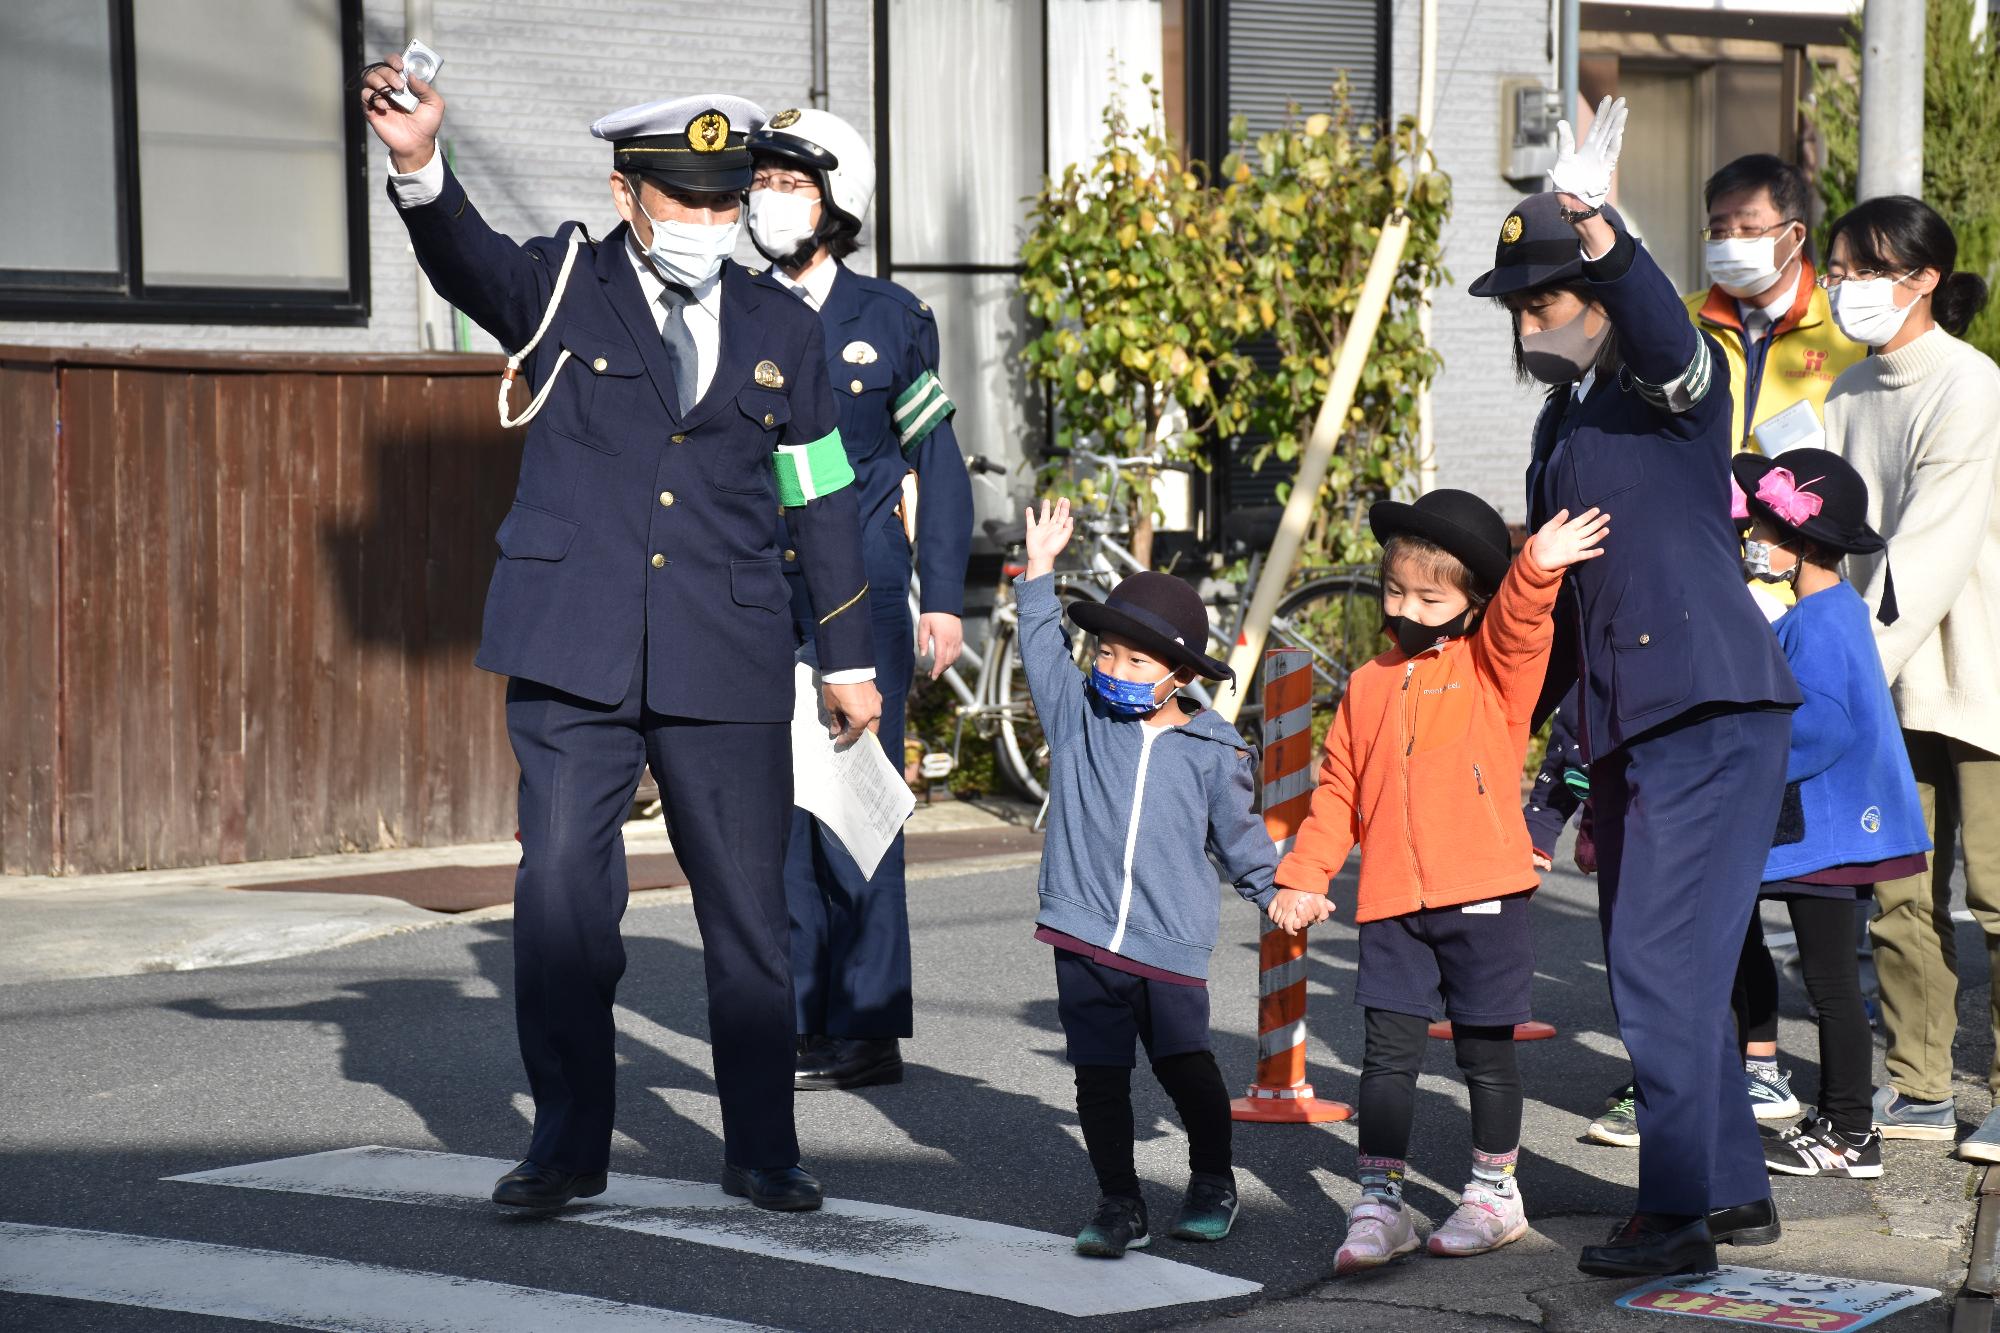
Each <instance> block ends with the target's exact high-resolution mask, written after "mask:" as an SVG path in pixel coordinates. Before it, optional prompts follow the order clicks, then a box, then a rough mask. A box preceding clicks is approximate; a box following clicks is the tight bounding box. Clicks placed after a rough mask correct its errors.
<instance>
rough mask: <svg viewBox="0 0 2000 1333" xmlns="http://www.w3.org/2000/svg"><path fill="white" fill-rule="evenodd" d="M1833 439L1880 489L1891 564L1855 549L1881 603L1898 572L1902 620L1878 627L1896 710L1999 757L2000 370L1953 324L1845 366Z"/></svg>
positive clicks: (1869, 588) (1832, 412)
mask: <svg viewBox="0 0 2000 1333" xmlns="http://www.w3.org/2000/svg"><path fill="white" fill-rule="evenodd" d="M1826 435H1827V447H1828V448H1830V449H1832V450H1833V451H1834V452H1835V453H1837V454H1839V455H1840V456H1841V457H1843V458H1845V459H1846V460H1847V461H1848V462H1850V463H1852V464H1853V465H1854V467H1855V470H1856V471H1858V472H1860V473H1861V478H1862V480H1863V481H1865V482H1867V483H1868V522H1869V524H1870V525H1871V526H1873V527H1874V529H1875V530H1876V531H1877V532H1879V533H1881V534H1882V535H1883V536H1884V537H1886V538H1888V540H1889V550H1888V559H1887V561H1886V562H1885V561H1884V559H1883V557H1882V556H1881V555H1879V554H1878V555H1867V556H1850V557H1849V560H1848V567H1849V570H1850V571H1851V573H1852V574H1853V577H1854V581H1855V584H1856V586H1858V587H1859V588H1860V589H1861V591H1862V593H1863V595H1864V596H1866V597H1867V599H1868V604H1869V605H1870V606H1871V607H1876V608H1879V607H1880V606H1881V603H1882V583H1883V577H1884V568H1885V563H1886V565H1887V566H1888V567H1891V568H1893V569H1894V571H1895V585H1896V605H1897V610H1898V612H1899V616H1898V619H1897V620H1896V623H1895V624H1893V625H1884V624H1882V623H1881V622H1880V621H1877V622H1876V623H1875V645H1876V647H1877V648H1878V649H1880V650H1881V654H1882V669H1883V671H1884V672H1885V673H1886V674H1887V675H1888V678H1889V685H1890V694H1891V695H1892V696H1893V697H1894V699H1895V701H1896V714H1897V716H1898V717H1899V718H1901V720H1902V724H1903V726H1904V727H1905V728H1907V729H1908V730H1911V731H1934V732H1938V733H1940V734H1942V735H1945V736H1950V737H1953V738H1955V739H1958V740H1961V741H1964V742H1966V743H1968V744H1971V745H1976V746H1978V747H1979V748H1980V749H1982V750H1989V751H1992V752H1994V753H2000V496H1996V488H2000V367H1996V366H1995V365H1994V364H1993V362H1992V361H1991V360H1990V359H1989V358H1988V357H1986V356H1985V355H1984V354H1982V353H1981V352H1979V351H1977V350H1976V349H1974V348H1972V347H1970V346H1968V345H1967V344H1965V343H1962V342H1960V341H1959V340H1958V339H1956V338H1954V337H1952V336H1951V335H1950V334H1949V333H1946V332H1945V331H1944V330H1943V329H1932V330H1931V331H1930V332H1928V333H1926V334H1924V335H1923V336H1922V337H1920V338H1918V339H1917V340H1916V341H1914V342H1912V343H1910V344H1909V345H1908V346H1906V347H1901V348H1898V349H1897V350H1896V351H1894V352H1889V353H1887V354H1880V353H1878V354H1876V355H1874V356H1870V357H1868V358H1866V359H1865V360H1862V361H1859V362H1856V363H1855V364H1854V365H1852V366H1850V367H1848V368H1847V369H1846V370H1844V371H1842V372H1841V375H1840V378H1839V379H1837V380H1835V381H1834V384H1833V388H1832V389H1831V390H1829V391H1828V393H1827V396H1826Z"/></svg>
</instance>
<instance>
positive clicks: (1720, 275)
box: [1702, 236, 1805, 300]
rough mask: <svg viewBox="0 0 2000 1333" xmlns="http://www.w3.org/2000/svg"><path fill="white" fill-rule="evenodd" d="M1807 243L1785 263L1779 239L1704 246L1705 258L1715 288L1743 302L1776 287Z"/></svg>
mask: <svg viewBox="0 0 2000 1333" xmlns="http://www.w3.org/2000/svg"><path fill="white" fill-rule="evenodd" d="M1804 244H1805V240H1804V238H1803V237H1802V238H1800V240H1799V244H1798V245H1795V246H1793V247H1792V251H1791V253H1790V254H1788V255H1786V256H1785V258H1784V261H1783V262H1782V263H1781V262H1779V259H1778V238H1777V237H1775V236H1732V237H1730V238H1729V239H1727V240H1722V241H1707V242H1705V243H1703V245H1702V258H1703V259H1704V260H1705V261H1706V262H1707V264H1708V276H1709V277H1711V278H1713V279H1715V285H1716V286H1718V287H1720V288H1722V290H1723V291H1725V292H1728V293H1729V294H1730V295H1731V296H1734V297H1736V298H1738V299H1739V300H1742V299H1746V298H1748V297H1752V296H1762V295H1763V294H1764V293H1765V292H1768V291H1770V290H1771V288H1772V287H1774V286H1776V285H1777V282H1778V278H1779V275H1781V274H1782V273H1783V272H1784V271H1785V265H1786V264H1789V263H1791V262H1792V260H1793V259H1795V258H1797V257H1798V253H1799V246H1801V245H1804Z"/></svg>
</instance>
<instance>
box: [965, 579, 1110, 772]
mask: <svg viewBox="0 0 2000 1333" xmlns="http://www.w3.org/2000/svg"><path fill="white" fill-rule="evenodd" d="M1056 597H1057V598H1058V600H1060V601H1061V602H1062V604H1063V605H1064V606H1065V607H1067V606H1068V605H1069V604H1070V603H1071V602H1077V601H1088V602H1101V601H1103V600H1104V592H1103V590H1102V589H1100V588H1099V587H1098V586H1097V585H1096V584H1094V583H1087V582H1081V581H1079V582H1075V583H1058V584H1057V585H1056ZM1019 633H1020V629H1019V626H1018V624H1017V623H1015V622H1013V621H1011V620H1010V621H1008V622H1006V624H1005V625H1004V626H1003V627H1002V628H1001V629H1000V630H998V631H996V632H995V634H994V636H993V653H994V658H993V701H992V702H993V705H994V708H995V711H996V712H997V713H998V715H999V719H1000V725H999V727H998V729H997V730H996V731H995V732H994V735H993V757H994V760H995V766H996V767H997V768H999V770H1000V771H1001V772H1002V773H1003V774H1005V775H1006V778H1007V781H1008V783H1009V784H1010V785H1011V786H1012V787H1013V788H1014V790H1015V791H1016V792H1018V793H1020V794H1021V795H1022V796H1024V797H1026V798H1027V799H1028V800H1031V801H1041V800H1045V799H1047V797H1048V794H1049V788H1048V781H1049V747H1048V742H1047V741H1046V740H1045V739H1044V738H1043V736H1042V726H1041V723H1040V722H1039V721H1037V720H1036V718H1035V701H1034V699H1033V698H1032V697H1031V696H1030V695H1029V693H1028V673H1027V671H1026V670H1025V669H1023V667H1022V666H1021V654H1020V653H1019V652H1018V651H1017V646H1016V643H1015V639H1016V637H1017V636H1018V634H1019ZM1089 651H1090V638H1089V636H1088V635H1086V634H1082V633H1079V632H1078V631H1076V630H1075V629H1074V628H1072V630H1071V631H1070V658H1071V660H1072V661H1074V662H1075V663H1076V669H1077V674H1078V675H1079V676H1083V675H1087V674H1088V673H1089V671H1090V661H1089V657H1088V653H1089Z"/></svg>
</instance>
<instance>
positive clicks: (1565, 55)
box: [1556, 0, 1922, 125]
mask: <svg viewBox="0 0 2000 1333" xmlns="http://www.w3.org/2000/svg"><path fill="white" fill-rule="evenodd" d="M1897 3H1902V0H1897ZM1916 3H1917V5H1918V7H1919V8H1921V7H1922V0H1916ZM1558 5H1559V10H1558V12H1559V13H1560V15H1561V24H1560V36H1559V38H1558V40H1557V43H1556V61H1557V65H1556V68H1557V70H1558V71H1560V82H1561V85H1562V104H1563V110H1562V118H1563V119H1564V120H1566V121H1568V122H1569V123H1570V124H1571V125H1577V124H1580V123H1582V120H1583V80H1582V77H1581V76H1580V75H1579V74H1578V73H1577V47H1578V46H1580V45H1581V44H1582V41H1583V39H1582V36H1581V33H1582V26H1583V25H1582V23H1581V21H1580V15H1579V14H1578V12H1577V11H1578V8H1579V6H1578V4H1577V0H1558Z"/></svg>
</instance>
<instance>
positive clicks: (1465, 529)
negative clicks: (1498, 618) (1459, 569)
mask: <svg viewBox="0 0 2000 1333" xmlns="http://www.w3.org/2000/svg"><path fill="white" fill-rule="evenodd" d="M1368 526H1369V528H1370V529H1371V530H1372V531H1373V532H1374V533H1375V540H1376V541H1378V542H1381V543H1383V544H1384V545H1387V544H1388V541H1389V539H1390V538H1391V537H1397V536H1410V537H1421V538H1423V539H1424V540H1425V541H1427V542H1429V543H1431V544H1432V545H1433V546H1441V547H1443V548H1444V549H1445V550H1446V551H1448V552H1450V553H1451V554H1452V555H1453V556H1455V557H1456V558H1457V559H1458V560H1459V562H1460V563H1461V564H1463V565H1464V566H1465V567H1466V568H1467V569H1469V570H1471V571H1472V579H1473V582H1474V583H1475V584H1476V585H1477V586H1478V588H1479V591H1480V593H1481V595H1483V596H1486V597H1491V596H1492V595H1493V594H1494V593H1496V592H1498V591H1499V590H1500V581H1501V580H1502V579H1504V578H1506V577H1507V566H1508V565H1509V564H1510V563H1512V561H1513V558H1514V557H1513V553H1512V546H1513V544H1512V543H1511V542H1509V541H1508V540H1507V520H1506V519H1504V518H1502V517H1500V511H1499V510H1497V509H1495V508H1494V507H1493V506H1492V505H1490V504H1487V503H1486V501H1484V500H1482V499H1480V498H1479V497H1478V496H1476V495H1474V494H1473V493H1472V492H1470V491H1454V490H1436V491H1431V492H1429V493H1427V494H1425V495H1421V496H1419V497H1417V500H1416V503H1414V504H1404V503H1403V502H1402V501H1400V500H1383V501H1381V502H1380V503H1378V504H1376V505H1374V506H1373V507H1371V508H1370V509H1369V511H1368Z"/></svg>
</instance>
